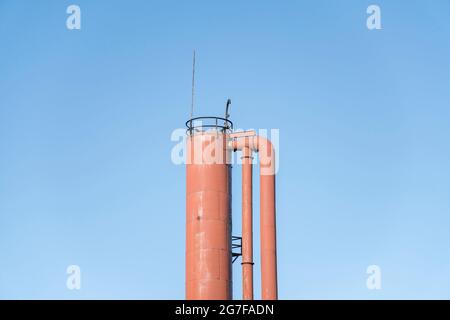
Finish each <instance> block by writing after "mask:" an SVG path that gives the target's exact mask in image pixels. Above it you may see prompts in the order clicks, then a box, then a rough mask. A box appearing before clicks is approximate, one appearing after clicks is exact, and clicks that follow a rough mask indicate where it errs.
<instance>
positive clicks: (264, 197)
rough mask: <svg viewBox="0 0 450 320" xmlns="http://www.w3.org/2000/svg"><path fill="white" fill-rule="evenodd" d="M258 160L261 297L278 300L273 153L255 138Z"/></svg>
mask: <svg viewBox="0 0 450 320" xmlns="http://www.w3.org/2000/svg"><path fill="white" fill-rule="evenodd" d="M257 149H258V152H259V160H260V182H259V183H260V211H261V217H260V228H261V291H262V292H261V296H262V299H263V300H276V299H278V284H277V251H276V250H277V249H276V248H277V243H276V220H275V152H274V149H273V146H272V143H271V142H270V141H269V140H267V139H265V138H262V137H258V138H257Z"/></svg>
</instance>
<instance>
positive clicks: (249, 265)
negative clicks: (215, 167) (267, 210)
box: [241, 146, 254, 300]
mask: <svg viewBox="0 0 450 320" xmlns="http://www.w3.org/2000/svg"><path fill="white" fill-rule="evenodd" d="M252 159H253V157H252V150H251V149H250V148H249V147H248V146H246V147H244V148H243V149H242V263H241V264H242V292H243V294H242V299H243V300H253V264H254V263H253V217H252V215H253V212H252V211H253V209H252V188H253V187H252V169H253V168H252V167H253V166H252Z"/></svg>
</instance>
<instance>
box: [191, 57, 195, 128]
mask: <svg viewBox="0 0 450 320" xmlns="http://www.w3.org/2000/svg"><path fill="white" fill-rule="evenodd" d="M194 98H195V50H194V57H193V59H192V100H191V119H192V118H193V117H194ZM191 125H192V123H191Z"/></svg>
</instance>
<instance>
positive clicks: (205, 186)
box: [186, 131, 232, 300]
mask: <svg viewBox="0 0 450 320" xmlns="http://www.w3.org/2000/svg"><path fill="white" fill-rule="evenodd" d="M226 139H227V136H226V134H224V133H222V132H215V131H212V132H207V131H202V132H193V133H192V134H190V135H189V136H188V137H187V164H186V175H187V177H186V299H188V300H198V299H201V300H204V299H214V300H216V299H218V300H227V299H231V298H232V274H231V172H230V170H231V168H230V165H229V164H228V161H227V156H228V153H229V152H230V150H227V146H226V143H227V140H226Z"/></svg>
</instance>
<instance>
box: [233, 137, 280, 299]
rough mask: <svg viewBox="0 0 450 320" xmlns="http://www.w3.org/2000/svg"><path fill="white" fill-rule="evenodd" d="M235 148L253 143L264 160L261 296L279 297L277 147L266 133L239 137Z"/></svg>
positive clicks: (261, 221)
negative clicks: (275, 147)
mask: <svg viewBox="0 0 450 320" xmlns="http://www.w3.org/2000/svg"><path fill="white" fill-rule="evenodd" d="M230 147H231V148H232V149H233V150H235V151H236V150H243V148H244V147H249V148H250V149H251V150H253V151H255V152H258V153H259V162H260V166H259V167H260V211H261V212H260V233H261V297H262V299H263V300H276V299H278V284H277V252H276V219H275V151H274V148H273V145H272V143H271V142H270V141H269V140H268V139H266V138H263V137H259V136H253V137H249V138H248V139H235V140H233V141H232V142H231V146H230Z"/></svg>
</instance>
